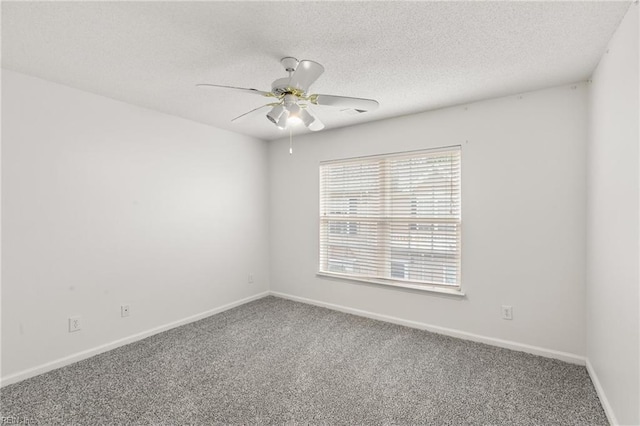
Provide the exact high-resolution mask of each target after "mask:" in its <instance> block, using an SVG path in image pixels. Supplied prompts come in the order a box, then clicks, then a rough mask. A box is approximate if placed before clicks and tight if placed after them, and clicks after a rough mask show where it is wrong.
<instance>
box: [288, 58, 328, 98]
mask: <svg viewBox="0 0 640 426" xmlns="http://www.w3.org/2000/svg"><path fill="white" fill-rule="evenodd" d="M323 72H324V67H323V66H322V65H320V64H319V63H317V62H315V61H310V60H308V59H305V60H303V61H300V63H298V66H297V68H296V70H295V71H294V73H293V75H292V76H291V79H290V80H289V87H292V88H294V89H298V90H302V91H303V92H306V91H307V90H308V89H309V86H311V85H312V84H313V82H314V81H316V80H317V79H318V77H320V76H321V75H322V73H323Z"/></svg>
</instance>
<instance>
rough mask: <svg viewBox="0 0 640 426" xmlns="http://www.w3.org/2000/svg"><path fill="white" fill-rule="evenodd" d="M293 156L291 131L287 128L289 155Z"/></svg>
mask: <svg viewBox="0 0 640 426" xmlns="http://www.w3.org/2000/svg"><path fill="white" fill-rule="evenodd" d="M292 154H293V129H292V128H291V126H289V155H292Z"/></svg>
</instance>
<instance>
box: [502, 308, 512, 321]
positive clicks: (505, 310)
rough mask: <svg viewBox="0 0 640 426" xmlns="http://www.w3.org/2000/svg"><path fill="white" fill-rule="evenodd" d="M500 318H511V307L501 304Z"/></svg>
mask: <svg viewBox="0 0 640 426" xmlns="http://www.w3.org/2000/svg"><path fill="white" fill-rule="evenodd" d="M502 319H504V320H512V319H513V307H511V306H508V305H502Z"/></svg>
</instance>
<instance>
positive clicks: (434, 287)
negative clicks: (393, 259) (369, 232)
mask: <svg viewBox="0 0 640 426" xmlns="http://www.w3.org/2000/svg"><path fill="white" fill-rule="evenodd" d="M449 151H457V152H458V154H457V155H458V156H459V157H458V158H459V160H458V161H459V165H458V171H457V173H458V174H457V175H458V177H459V178H460V182H459V186H458V191H459V192H458V200H457V202H458V206H459V209H460V213H459V218H458V220H457V221H453V222H452V223H455V224H457V226H458V227H459V237H458V240H457V243H458V259H457V266H456V267H457V277H458V282H457V284H456V285H451V284H437V283H426V282H417V281H412V280H403V279H397V278H395V279H394V278H382V277H375V276H372V277H369V276H358V275H352V274H349V273H340V272H335V271H326V270H322V269H323V265H322V240H323V234H322V232H323V217H322V214H323V211H322V208H323V204H322V198H323V193H322V186H323V182H322V167H323V166H324V165H332V164H333V165H337V164H340V163H349V162H357V161H358V160H362V161H363V163H364V162H366V161H371V160H374V161H375V160H376V159H381V160H390V159H393V158H402V157H410V156H415V157H419V156H420V155H421V154H428V155H431V154H437V153H439V152H449ZM383 164H384V163H383ZM389 173H390V172H389V171H388V170H387V171H384V172H382V173H380V179H381V180H385V178H387V179H388V177H389ZM318 200H319V205H318V213H319V214H318V219H317V220H318V223H317V226H318V228H317V229H318V234H317V235H318V257H317V262H318V263H317V265H318V271H317V273H316V275H317V276H318V277H320V278H326V279H333V280H339V281H352V282H361V283H368V284H377V285H385V286H390V287H394V288H402V289H411V290H419V291H427V292H435V293H441V294H448V295H454V296H465V293H464V291H463V289H462V145H450V146H443V147H438V148H431V149H420V150H413V151H402V152H394V153H386V154H380V155H370V156H359V157H350V158H340V159H334V160H325V161H320V162H319V165H318ZM380 217H381V218H385V216H380ZM386 219H387V221H388V217H386ZM419 220H422V221H427V219H419ZM326 226H329V225H328V224H327V225H326ZM383 234H386V235H390V234H391V232H390V231H388V232H385V233H383ZM386 247H387V248H388V249H390V245H387V246H386ZM383 250H384V249H383ZM389 268H390V269H392V265H391V264H390V265H389ZM327 269H328V268H327ZM391 276H392V275H391V273H390V274H389V277H391Z"/></svg>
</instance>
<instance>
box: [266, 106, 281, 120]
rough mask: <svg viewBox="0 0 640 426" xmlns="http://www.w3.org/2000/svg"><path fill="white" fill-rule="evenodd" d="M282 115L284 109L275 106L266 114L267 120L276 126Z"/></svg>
mask: <svg viewBox="0 0 640 426" xmlns="http://www.w3.org/2000/svg"><path fill="white" fill-rule="evenodd" d="M284 113H285V109H284V107H283V106H282V105H276V106H274V107H273V108H271V111H269V112H268V113H267V118H268V119H269V121H271V122H272V123H273V124H275V125H278V122H279V121H280V119H281V118H282V116H283V114H284Z"/></svg>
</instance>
